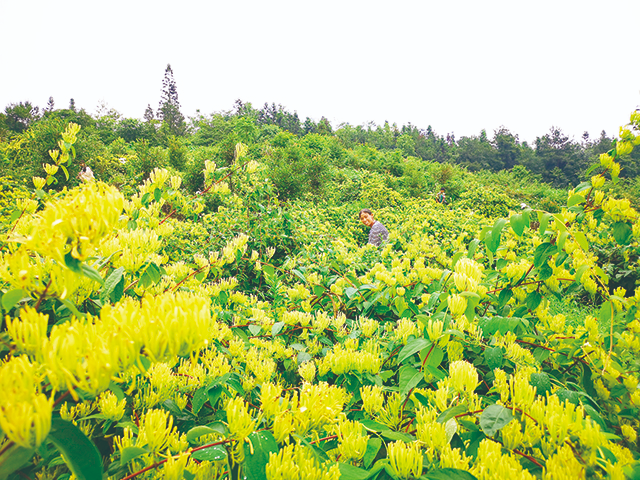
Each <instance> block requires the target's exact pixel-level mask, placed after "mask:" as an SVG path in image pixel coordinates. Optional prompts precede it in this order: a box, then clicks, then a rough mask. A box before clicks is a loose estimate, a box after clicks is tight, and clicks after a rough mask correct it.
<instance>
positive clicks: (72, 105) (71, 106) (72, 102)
mask: <svg viewBox="0 0 640 480" xmlns="http://www.w3.org/2000/svg"><path fill="white" fill-rule="evenodd" d="M69 110H71V111H72V112H75V111H76V101H75V100H74V99H73V98H72V99H70V100H69Z"/></svg>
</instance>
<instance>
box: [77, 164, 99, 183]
mask: <svg viewBox="0 0 640 480" xmlns="http://www.w3.org/2000/svg"><path fill="white" fill-rule="evenodd" d="M78 178H79V179H80V180H82V181H83V182H90V181H91V180H95V178H94V176H93V171H92V170H91V169H90V168H89V167H87V166H86V165H85V164H84V163H83V164H82V168H81V169H80V173H78Z"/></svg>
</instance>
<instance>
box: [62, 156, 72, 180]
mask: <svg viewBox="0 0 640 480" xmlns="http://www.w3.org/2000/svg"><path fill="white" fill-rule="evenodd" d="M74 157H75V155H74ZM60 168H61V169H62V171H63V172H64V176H65V178H66V179H67V182H68V181H69V170H67V167H65V166H64V165H60Z"/></svg>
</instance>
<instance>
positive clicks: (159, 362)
mask: <svg viewBox="0 0 640 480" xmlns="http://www.w3.org/2000/svg"><path fill="white" fill-rule="evenodd" d="M639 128H640V115H639V114H633V115H632V117H631V122H630V123H629V125H627V126H626V127H624V128H622V129H621V137H620V140H619V141H618V142H617V144H616V147H615V149H614V150H612V151H610V152H609V153H606V154H603V155H602V156H601V159H600V160H601V164H600V165H599V166H597V167H596V168H594V170H593V172H592V174H593V176H592V178H591V180H590V181H588V182H585V183H583V184H580V185H578V186H577V187H576V188H575V189H574V190H572V191H571V192H569V196H568V198H567V203H566V206H565V207H564V208H562V210H561V211H560V212H559V213H548V212H545V211H541V210H534V209H530V208H526V209H522V210H519V211H517V212H516V211H512V212H509V215H508V216H507V217H500V218H499V217H493V216H486V209H481V208H478V209H476V210H482V211H483V214H480V213H478V211H475V212H474V209H473V208H472V209H469V208H468V205H465V206H460V207H456V206H455V205H453V206H443V205H440V204H437V203H435V202H434V201H433V200H431V199H419V200H417V199H405V198H395V199H394V201H393V202H392V203H393V205H394V206H388V207H383V208H379V209H377V210H376V212H375V213H376V216H377V218H379V219H380V220H382V221H383V223H384V224H385V225H386V226H387V228H388V229H389V231H390V232H391V235H390V239H389V242H388V243H387V244H386V245H385V246H384V247H382V248H381V249H378V248H376V247H373V246H371V245H365V243H366V231H365V230H364V229H363V228H362V226H361V225H360V224H359V223H358V219H357V210H355V211H354V210H353V206H352V205H348V204H347V205H342V206H323V205H319V204H312V203H304V202H298V203H292V204H286V205H285V204H281V203H279V202H278V201H277V199H276V197H275V196H274V195H272V192H271V189H272V187H271V186H270V184H269V182H268V181H266V180H265V176H264V175H263V174H262V173H263V170H264V168H265V166H264V165H263V164H261V163H260V162H259V161H255V160H249V159H248V157H247V156H246V153H247V151H246V147H244V146H243V145H242V144H238V145H237V146H236V150H235V161H234V164H233V166H232V167H231V168H230V169H226V170H225V169H220V168H217V166H216V165H215V164H213V163H212V162H207V163H206V166H205V171H204V175H205V179H206V185H207V188H206V189H205V190H204V191H203V192H201V194H199V195H196V196H194V197H188V196H185V195H184V194H183V193H182V192H181V189H180V187H181V178H180V177H178V176H171V174H170V173H169V172H168V171H166V170H161V169H156V170H154V171H153V173H152V174H151V176H150V178H149V179H148V180H147V181H146V182H145V183H144V184H142V185H140V186H139V188H138V191H137V193H136V194H134V195H132V196H129V197H125V196H124V195H123V194H122V193H121V192H120V191H119V190H118V189H117V188H115V187H113V186H109V185H106V184H103V183H100V182H96V181H87V182H86V183H84V184H83V185H81V186H80V187H77V188H74V189H71V190H63V191H60V192H56V191H54V190H49V188H48V187H49V186H50V185H51V184H52V183H53V182H54V177H55V175H57V174H59V172H60V171H62V172H63V173H64V174H66V172H67V170H66V168H67V166H68V165H69V163H71V162H72V161H73V157H74V152H73V144H74V142H75V137H76V134H77V133H78V127H76V126H73V125H71V126H70V127H69V128H68V129H67V131H66V132H65V134H64V136H63V139H62V140H61V142H60V144H59V146H60V149H59V151H56V152H52V155H51V163H50V164H49V165H46V166H45V171H46V173H47V177H46V178H34V179H33V183H34V187H35V188H33V189H32V190H31V191H25V190H24V189H15V190H11V191H10V192H9V194H8V195H9V197H11V198H13V202H11V201H8V202H6V201H5V199H4V197H3V200H2V204H3V205H5V204H7V205H8V204H11V203H15V205H16V207H15V208H14V209H13V210H11V209H9V208H6V209H5V212H6V215H5V216H4V217H3V225H2V227H3V240H2V244H1V245H2V248H1V250H0V282H1V286H2V296H1V301H0V305H1V307H2V317H3V320H2V321H1V322H0V326H1V328H0V357H2V364H1V365H0V392H2V394H1V395H0V479H21V478H32V479H36V478H37V479H62V480H64V479H68V478H77V479H101V478H109V479H118V480H121V479H127V480H128V479H132V478H137V479H156V478H158V479H159V478H164V479H183V478H184V479H187V480H192V479H218V478H220V479H222V478H228V479H233V480H236V479H248V480H262V479H268V480H285V479H287V480H288V479H305V480H306V479H318V480H320V479H323V480H324V479H345V480H365V479H379V480H382V479H389V478H391V479H399V480H406V479H462V480H468V479H474V478H475V479H486V480H489V479H491V480H493V479H513V478H532V479H533V478H543V479H564V478H567V479H577V478H613V479H623V478H640V463H639V458H640V451H639V449H638V446H637V430H638V426H639V420H638V419H639V408H640V389H639V379H640V373H639V372H640V360H639V357H638V353H639V352H640V311H639V309H640V289H638V290H636V288H635V283H634V282H631V285H629V284H628V282H627V283H624V279H625V278H627V277H625V275H624V274H623V273H621V272H632V271H634V270H637V261H638V255H639V253H640V247H639V240H640V223H639V222H638V220H639V219H638V213H637V212H636V211H635V210H634V209H633V208H631V206H630V204H629V202H628V201H627V200H624V199H615V198H612V197H609V196H607V195H606V194H605V193H604V191H605V190H603V185H604V184H605V182H611V181H614V180H615V179H616V178H617V175H618V173H619V165H618V163H617V162H616V160H617V158H619V157H620V156H621V155H624V154H627V153H629V151H630V150H631V149H633V148H634V146H636V145H638V144H640V136H639V135H638V133H637V130H638V129H639ZM371 189H372V190H371V191H370V192H368V194H369V195H371V196H372V197H377V198H379V197H381V196H384V195H387V196H388V195H390V193H389V192H385V191H382V190H381V187H379V186H378V187H376V186H375V185H374V186H372V187H371ZM376 189H377V190H376ZM3 192H4V191H3ZM3 195H4V193H3ZM207 196H215V197H216V199H217V201H218V202H219V204H220V206H219V207H218V209H217V212H216V213H206V214H205V213H203V212H204V202H205V201H206V198H207ZM627 276H628V275H627ZM553 302H555V303H562V302H565V304H567V305H568V302H581V303H582V304H585V305H589V306H590V308H591V311H592V313H593V314H592V315H584V316H583V318H580V320H579V321H577V322H575V321H572V322H569V321H568V319H567V316H566V315H564V314H559V313H556V314H553V313H551V310H550V306H551V304H552V303H553ZM567 308H569V307H567Z"/></svg>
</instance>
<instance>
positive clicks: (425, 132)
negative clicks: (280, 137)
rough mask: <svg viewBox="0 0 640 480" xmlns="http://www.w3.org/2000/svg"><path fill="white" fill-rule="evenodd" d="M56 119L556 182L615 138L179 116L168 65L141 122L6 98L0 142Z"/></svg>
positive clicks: (627, 163) (243, 106) (240, 107)
mask: <svg viewBox="0 0 640 480" xmlns="http://www.w3.org/2000/svg"><path fill="white" fill-rule="evenodd" d="M55 121H58V122H70V121H73V122H75V123H78V124H79V125H81V126H82V127H83V130H84V131H85V132H87V133H91V134H94V135H95V136H96V137H97V138H99V140H100V141H101V142H102V143H104V144H106V145H110V144H111V143H112V142H114V141H116V140H118V139H121V140H122V141H124V142H126V143H132V142H142V143H143V144H146V145H147V146H148V147H155V146H163V147H169V148H171V145H172V144H173V145H174V146H175V145H176V142H177V144H180V145H185V144H187V145H188V144H191V145H194V146H213V145H217V144H219V142H220V141H221V140H222V139H224V138H227V137H228V133H229V129H230V128H233V129H236V127H237V126H238V125H240V130H242V126H243V125H244V129H245V133H246V134H247V135H248V136H249V137H251V136H252V135H253V134H252V133H251V132H252V131H254V130H256V129H257V130H258V131H260V132H262V134H264V132H267V133H269V132H270V133H271V134H272V135H275V134H277V133H278V132H282V131H284V132H289V133H291V134H293V135H296V136H299V137H304V136H306V135H310V134H318V135H322V136H326V137H334V138H335V139H336V140H339V142H340V143H341V145H342V147H344V148H348V149H353V148H354V147H356V146H370V147H374V148H375V149H377V150H378V151H381V152H385V153H389V152H394V153H396V154H400V155H402V157H403V158H405V159H406V158H415V159H421V160H423V161H427V162H438V163H450V164H455V165H459V166H462V167H465V168H467V169H468V170H469V171H472V172H477V171H490V172H499V171H501V170H511V169H513V168H514V167H516V166H521V167H524V168H526V169H527V170H528V171H529V172H531V173H532V174H534V175H536V176H538V177H539V178H541V179H542V181H544V182H546V183H548V184H550V185H552V186H554V187H570V186H572V185H576V184H577V183H579V182H580V181H581V180H582V179H583V178H584V176H585V172H586V171H587V169H588V168H589V166H590V165H592V164H593V163H594V162H596V161H597V159H598V157H599V155H600V154H601V153H604V152H606V151H608V150H610V149H611V148H612V147H613V145H614V143H615V139H614V138H613V137H609V136H608V135H607V134H606V132H604V131H602V132H601V133H600V135H599V136H598V137H594V138H592V137H590V136H589V134H588V133H587V132H585V133H584V134H583V136H582V137H581V138H580V139H579V140H575V139H572V138H569V137H568V136H567V135H566V134H564V133H563V132H562V130H561V129H560V128H558V127H552V128H551V129H550V131H549V132H548V133H546V134H544V135H542V136H540V137H537V138H536V140H535V142H533V143H532V144H529V143H528V142H526V141H520V139H519V137H518V135H517V134H515V133H512V132H510V131H509V130H508V129H507V128H506V127H500V128H498V129H496V130H495V131H494V132H493V134H492V135H489V134H488V133H487V132H486V131H485V130H482V131H481V132H480V133H479V134H478V135H472V136H463V137H460V138H458V139H457V138H456V137H455V135H454V134H453V133H448V134H446V135H439V134H437V133H436V132H435V131H434V129H433V128H432V127H431V126H430V125H429V126H427V128H426V129H422V128H419V127H417V126H415V125H412V124H407V125H402V126H398V125H397V124H395V123H393V124H392V123H389V122H384V124H383V125H376V124H375V123H369V124H367V125H357V126H353V125H350V124H341V125H339V126H337V127H336V128H334V127H333V126H332V125H331V123H330V122H329V120H328V119H327V118H326V117H322V118H321V119H320V120H319V121H317V122H316V121H314V120H312V119H311V118H309V117H307V118H306V119H305V120H304V121H303V120H302V119H301V118H300V117H299V116H298V113H297V112H296V111H294V112H291V111H289V110H288V109H287V108H286V107H284V106H282V105H277V104H275V103H272V104H267V103H265V104H264V105H263V106H262V108H255V107H254V106H253V105H252V104H251V103H246V102H243V101H241V100H237V101H236V102H235V104H234V105H233V107H232V108H231V109H230V110H229V111H224V112H219V113H214V114H210V115H204V114H202V113H200V112H197V113H196V115H195V116H193V117H190V118H185V116H184V115H183V114H182V112H181V107H180V103H179V100H178V90H177V85H176V82H175V79H174V77H173V70H172V69H171V66H170V65H167V67H166V70H165V75H164V79H163V82H162V91H161V98H160V101H159V105H158V108H157V110H155V111H154V109H153V108H152V107H151V105H150V104H149V105H148V106H147V108H146V110H145V112H144V115H143V117H142V118H141V119H138V118H126V117H123V116H122V115H121V114H120V113H118V112H117V111H115V110H113V109H108V108H102V109H100V110H99V111H98V112H97V113H96V114H94V115H90V114H88V113H87V112H86V111H85V110H84V109H78V108H77V107H76V105H75V101H74V100H73V99H71V100H70V102H69V105H68V107H67V108H56V107H55V101H54V99H53V98H50V99H49V102H48V104H47V106H46V107H44V108H40V107H38V106H35V105H33V104H32V103H31V102H29V101H25V102H19V103H11V104H9V105H7V106H6V107H5V109H4V112H3V113H0V140H4V141H8V140H10V139H11V138H13V137H15V136H16V135H20V134H23V133H24V132H26V131H27V130H28V129H29V128H31V127H34V126H36V125H37V124H39V123H42V122H55ZM238 121H239V122H238ZM231 125H233V127H231ZM247 135H245V136H247ZM240 136H242V135H240ZM246 140H247V139H246V138H245V141H246ZM229 146H230V147H231V145H229ZM639 155H640V154H639V153H637V152H635V151H634V152H633V153H632V154H631V155H629V156H628V157H627V158H623V159H622V161H621V163H622V167H623V168H622V172H621V177H626V178H635V177H637V176H638V174H640V167H639V166H638V156H639ZM391 173H393V172H391Z"/></svg>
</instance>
